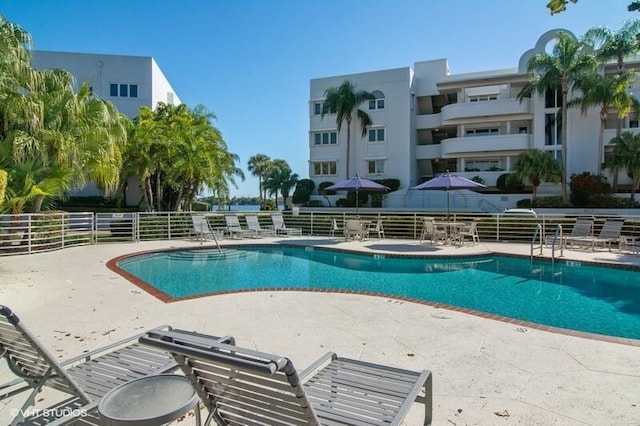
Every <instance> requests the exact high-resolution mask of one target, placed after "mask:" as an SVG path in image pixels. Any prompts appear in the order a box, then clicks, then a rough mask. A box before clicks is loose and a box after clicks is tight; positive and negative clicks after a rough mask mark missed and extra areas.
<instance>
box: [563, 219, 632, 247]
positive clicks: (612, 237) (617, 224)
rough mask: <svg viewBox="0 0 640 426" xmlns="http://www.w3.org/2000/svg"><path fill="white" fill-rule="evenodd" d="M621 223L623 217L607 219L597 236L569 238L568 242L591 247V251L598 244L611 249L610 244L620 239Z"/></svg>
mask: <svg viewBox="0 0 640 426" xmlns="http://www.w3.org/2000/svg"><path fill="white" fill-rule="evenodd" d="M623 225H624V219H622V218H615V219H607V220H606V221H605V223H604V225H602V229H601V230H600V233H598V235H597V236H595V237H575V238H569V239H568V242H569V243H570V244H574V243H575V244H576V245H578V246H585V247H591V251H595V249H596V247H597V246H599V245H602V246H603V247H607V248H608V249H609V251H611V245H612V244H613V243H617V242H619V241H620V233H621V232H622V226H623Z"/></svg>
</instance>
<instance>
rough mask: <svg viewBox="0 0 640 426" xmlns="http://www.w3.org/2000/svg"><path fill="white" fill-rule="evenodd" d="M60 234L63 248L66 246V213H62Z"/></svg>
mask: <svg viewBox="0 0 640 426" xmlns="http://www.w3.org/2000/svg"><path fill="white" fill-rule="evenodd" d="M60 236H61V238H62V248H64V213H61V214H60Z"/></svg>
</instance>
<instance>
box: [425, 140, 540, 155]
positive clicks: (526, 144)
mask: <svg viewBox="0 0 640 426" xmlns="http://www.w3.org/2000/svg"><path fill="white" fill-rule="evenodd" d="M531 138H532V135H529V134H515V135H493V136H471V137H466V138H451V139H445V140H443V141H442V143H441V146H442V157H444V158H446V157H457V156H458V155H461V154H468V153H472V152H483V153H486V152H499V151H524V150H527V149H529V148H530V147H531V146H532V144H531V140H532V139H531ZM416 153H417V150H416Z"/></svg>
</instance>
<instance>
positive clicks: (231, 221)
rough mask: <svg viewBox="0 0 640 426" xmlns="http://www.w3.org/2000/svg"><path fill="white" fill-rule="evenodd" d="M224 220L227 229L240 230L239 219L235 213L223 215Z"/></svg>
mask: <svg viewBox="0 0 640 426" xmlns="http://www.w3.org/2000/svg"><path fill="white" fill-rule="evenodd" d="M224 221H225V222H226V223H227V228H228V229H229V230H237V231H242V226H241V225H240V220H238V216H236V215H235V214H226V215H224Z"/></svg>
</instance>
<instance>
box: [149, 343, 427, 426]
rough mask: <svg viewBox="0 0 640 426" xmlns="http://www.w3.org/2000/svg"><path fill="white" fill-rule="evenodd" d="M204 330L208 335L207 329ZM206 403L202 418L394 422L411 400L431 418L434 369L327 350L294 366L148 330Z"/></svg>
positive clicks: (225, 421) (233, 421)
mask: <svg viewBox="0 0 640 426" xmlns="http://www.w3.org/2000/svg"><path fill="white" fill-rule="evenodd" d="M205 337H206V336H205ZM140 342H141V343H144V344H148V345H151V346H154V347H156V348H159V349H162V350H166V351H168V352H170V353H171V354H172V355H173V356H174V357H175V359H176V361H177V362H178V364H179V365H180V368H181V369H182V371H183V373H184V375H185V376H186V377H187V378H188V379H189V380H190V381H191V383H192V385H193V387H194V389H195V390H196V392H197V393H198V395H199V396H200V399H201V400H202V402H203V403H204V406H205V407H206V408H207V410H208V411H209V416H208V418H207V421H206V422H205V425H207V424H209V423H210V422H211V421H212V420H215V422H216V423H217V424H225V425H226V424H229V425H230V424H233V425H257V424H260V425H276V424H277V425H293V424H296V425H302V424H304V425H320V424H331V425H365V424H366V425H374V424H375V425H381V424H391V425H399V424H400V423H401V421H402V419H403V418H404V417H405V415H406V414H407V412H408V411H409V409H410V408H411V406H412V404H413V403H414V402H418V403H422V404H424V408H425V415H424V424H425V425H429V424H431V413H432V376H431V372H429V371H427V370H422V371H420V372H414V371H409V370H404V369H400V368H394V367H389V366H385V365H379V364H372V363H368V362H364V361H359V360H354V359H348V358H341V357H338V356H337V355H336V354H335V353H331V352H329V353H327V354H325V355H324V356H323V357H321V358H320V359H318V360H317V361H316V362H314V363H313V364H312V365H311V366H309V367H308V368H307V369H306V370H304V371H302V372H298V371H297V370H296V368H295V367H294V365H293V363H292V362H291V360H290V359H288V358H286V357H283V356H278V355H272V354H267V353H262V352H257V351H254V350H250V349H245V348H241V347H238V346H235V345H228V344H223V343H212V344H210V345H208V346H206V347H205V346H203V345H201V344H199V343H198V342H192V341H191V336H186V337H185V338H184V339H180V338H176V336H175V335H174V336H163V334H162V332H157V333H156V332H154V333H153V334H149V335H148V336H143V337H141V338H140Z"/></svg>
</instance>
